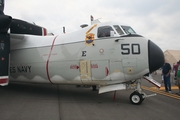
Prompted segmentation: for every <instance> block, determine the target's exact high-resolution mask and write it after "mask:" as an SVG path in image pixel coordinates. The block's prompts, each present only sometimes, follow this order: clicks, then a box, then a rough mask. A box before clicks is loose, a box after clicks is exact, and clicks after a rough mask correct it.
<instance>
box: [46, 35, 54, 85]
mask: <svg viewBox="0 0 180 120" xmlns="http://www.w3.org/2000/svg"><path fill="white" fill-rule="evenodd" d="M56 38H57V36H56V37H55V38H54V40H53V43H52V45H51V49H50V52H49V55H48V59H47V62H46V73H47V77H48V80H49V82H50V83H52V81H51V79H50V76H49V66H48V65H49V59H50V57H51V53H52V49H53V47H54V42H55V40H56ZM52 84H53V83H52Z"/></svg>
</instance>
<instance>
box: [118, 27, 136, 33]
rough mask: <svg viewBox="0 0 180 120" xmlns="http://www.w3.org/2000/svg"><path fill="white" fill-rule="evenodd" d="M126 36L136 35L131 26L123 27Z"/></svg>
mask: <svg viewBox="0 0 180 120" xmlns="http://www.w3.org/2000/svg"><path fill="white" fill-rule="evenodd" d="M121 27H122V28H123V30H124V31H125V32H126V34H136V32H135V31H134V30H133V29H132V28H131V27H130V26H121Z"/></svg>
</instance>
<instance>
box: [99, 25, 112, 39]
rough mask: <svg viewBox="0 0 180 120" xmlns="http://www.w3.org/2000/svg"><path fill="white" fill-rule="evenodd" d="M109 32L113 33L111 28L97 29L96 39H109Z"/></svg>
mask: <svg viewBox="0 0 180 120" xmlns="http://www.w3.org/2000/svg"><path fill="white" fill-rule="evenodd" d="M111 31H114V30H113V29H112V27H111V26H103V27H99V28H98V37H99V38H100V37H110V33H111Z"/></svg>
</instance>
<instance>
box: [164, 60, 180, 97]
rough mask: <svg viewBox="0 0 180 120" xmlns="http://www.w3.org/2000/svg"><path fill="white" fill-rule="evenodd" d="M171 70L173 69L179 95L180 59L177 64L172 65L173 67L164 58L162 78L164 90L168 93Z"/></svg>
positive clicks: (169, 90)
mask: <svg viewBox="0 0 180 120" xmlns="http://www.w3.org/2000/svg"><path fill="white" fill-rule="evenodd" d="M171 71H174V80H175V81H176V85H177V86H178V88H179V92H178V93H177V94H178V95H179V96H180V60H179V61H178V62H177V64H174V65H173V68H172V67H171V65H170V64H169V63H168V62H167V61H166V60H165V61H164V65H163V66H162V80H163V82H164V86H165V92H169V93H171V80H170V79H171V77H170V76H171Z"/></svg>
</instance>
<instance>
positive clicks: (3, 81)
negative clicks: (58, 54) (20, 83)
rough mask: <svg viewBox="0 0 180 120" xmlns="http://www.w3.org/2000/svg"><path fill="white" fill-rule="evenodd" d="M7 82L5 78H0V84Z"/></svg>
mask: <svg viewBox="0 0 180 120" xmlns="http://www.w3.org/2000/svg"><path fill="white" fill-rule="evenodd" d="M7 82H8V79H7V78H4V79H0V84H2V83H7Z"/></svg>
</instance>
